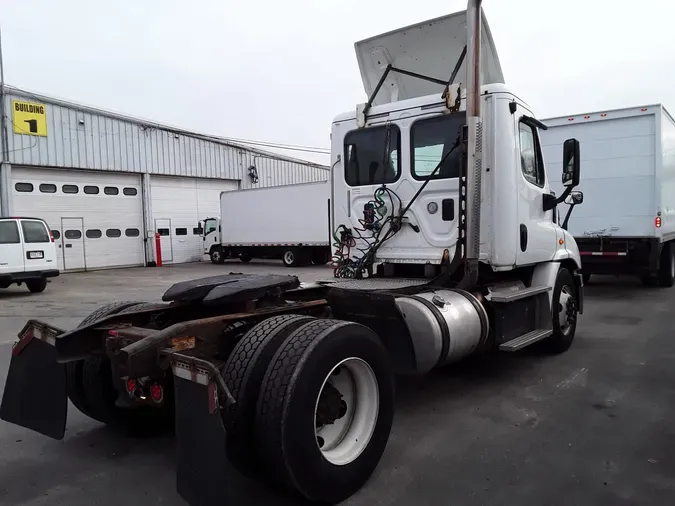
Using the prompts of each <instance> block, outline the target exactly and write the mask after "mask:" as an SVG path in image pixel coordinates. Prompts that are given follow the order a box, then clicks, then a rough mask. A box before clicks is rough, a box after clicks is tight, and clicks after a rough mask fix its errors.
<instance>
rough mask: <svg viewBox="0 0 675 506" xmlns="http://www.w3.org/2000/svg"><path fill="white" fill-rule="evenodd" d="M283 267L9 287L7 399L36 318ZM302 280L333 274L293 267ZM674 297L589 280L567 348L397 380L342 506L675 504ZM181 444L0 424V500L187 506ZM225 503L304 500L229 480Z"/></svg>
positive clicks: (73, 428) (107, 276) (60, 317)
mask: <svg viewBox="0 0 675 506" xmlns="http://www.w3.org/2000/svg"><path fill="white" fill-rule="evenodd" d="M228 272H280V273H290V272H291V270H290V269H286V268H284V267H282V266H281V265H280V264H276V263H251V264H248V265H243V264H241V263H237V262H234V263H231V264H226V265H220V266H217V265H211V264H194V265H182V266H177V267H162V268H160V269H143V268H138V269H124V270H114V271H99V272H92V273H79V274H68V275H62V276H61V277H59V278H56V279H55V280H54V281H53V282H52V283H51V284H50V285H49V286H48V287H47V290H46V291H45V292H44V293H42V294H30V293H29V292H28V291H27V290H26V289H25V288H24V287H19V288H17V287H14V288H11V289H8V290H2V291H0V388H3V387H4V381H5V376H6V374H7V368H8V365H9V358H10V351H11V342H13V341H14V339H15V337H16V333H17V332H18V331H19V330H20V329H21V327H22V326H23V324H24V323H25V321H26V320H27V319H28V318H40V319H44V320H47V321H50V322H53V323H54V324H56V325H58V326H61V327H62V328H70V327H73V326H75V325H77V324H78V323H79V321H80V320H82V319H83V318H84V317H85V316H87V315H88V314H89V313H90V312H92V311H93V310H94V309H95V308H96V307H98V306H100V305H102V304H105V303H108V302H112V301H116V300H156V299H158V298H159V297H161V295H162V293H163V292H164V291H165V290H166V289H167V288H168V287H169V286H170V285H171V284H172V283H174V282H176V281H181V280H185V279H191V278H196V277H203V276H208V275H213V274H219V273H228ZM293 272H294V273H297V274H299V275H300V277H301V280H303V281H310V280H313V279H317V278H326V277H330V276H331V271H330V270H329V269H327V268H325V267H308V268H302V269H294V270H293ZM674 308H675V289H671V290H669V289H645V288H643V287H642V286H641V285H639V284H638V283H637V282H634V281H633V280H615V279H612V278H599V279H597V280H595V279H594V283H593V284H592V285H591V286H589V287H587V290H586V307H585V310H586V312H585V314H584V315H583V316H581V319H580V322H579V326H578V328H577V337H576V340H575V343H574V344H573V346H572V348H571V349H570V350H569V351H568V352H567V353H565V354H563V355H559V356H546V355H541V354H538V353H536V352H532V351H527V350H524V351H523V352H520V353H517V354H509V355H504V354H501V355H489V356H483V357H479V358H476V359H470V360H467V361H465V362H463V363H460V364H457V365H455V366H453V367H450V368H448V369H446V370H443V371H440V372H437V373H434V374H432V375H430V376H427V377H423V378H416V379H401V380H400V381H399V383H398V386H397V388H398V392H397V411H396V418H395V421H394V427H393V432H392V436H391V439H390V442H389V446H388V448H387V451H386V453H385V455H384V458H383V460H382V462H381V463H380V466H379V467H378V469H377V471H376V472H375V474H374V475H373V477H372V478H371V480H370V481H369V482H368V484H367V485H366V486H365V487H364V488H363V490H362V491H360V492H359V493H358V494H357V495H355V496H354V497H352V498H351V499H349V500H348V501H347V502H346V503H345V504H348V505H350V506H374V505H396V506H409V505H413V504H414V505H432V504H433V505H435V504H456V505H461V506H467V505H544V504H545V505H566V506H567V505H571V504H574V505H611V506H618V505H641V504H644V505H668V504H672V503H673V497H675V423H674V420H675V339H673V336H674V334H675V331H674V330H673V329H674V326H673V309H674ZM174 469H175V468H174V449H173V440H172V439H171V438H170V437H166V436H162V437H158V438H155V439H135V438H129V437H124V436H121V435H119V434H116V433H113V432H112V431H110V430H108V429H106V428H105V427H103V426H102V425H101V424H99V423H97V422H94V421H92V420H90V419H88V418H87V417H85V416H84V415H82V414H81V413H80V412H79V411H77V410H76V409H75V408H74V407H72V406H70V411H69V419H68V430H67V432H66V437H65V439H64V440H63V441H54V440H51V439H48V438H46V437H44V436H41V435H38V434H35V433H32V432H30V431H27V430H24V429H22V428H20V427H16V426H13V425H10V424H7V423H4V422H1V421H0V504H3V505H4V504H7V505H10V504H11V505H17V506H18V505H21V506H29V505H30V506H34V505H51V504H62V505H68V506H84V505H87V506H88V505H102V506H108V505H110V506H118V505H120V504H124V505H125V506H127V505H152V504H163V505H184V504H185V503H184V502H183V501H182V500H181V499H180V497H179V496H178V495H177V493H176V492H175V474H174ZM223 486H231V487H232V494H233V499H232V501H231V502H230V503H228V506H231V505H258V504H260V505H270V506H273V505H277V504H279V505H281V504H284V505H287V504H288V505H290V504H298V502H297V501H296V500H295V499H292V498H288V497H285V496H282V495H280V494H278V493H276V492H275V491H268V490H266V489H264V488H262V487H260V486H259V485H258V484H254V483H250V482H247V481H245V480H244V479H242V478H238V477H233V479H232V482H231V483H230V484H228V483H227V482H226V481H225V480H224V481H223Z"/></svg>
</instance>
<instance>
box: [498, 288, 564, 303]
mask: <svg viewBox="0 0 675 506" xmlns="http://www.w3.org/2000/svg"><path fill="white" fill-rule="evenodd" d="M550 289H551V287H550V286H531V287H530V288H520V289H519V288H516V287H514V288H511V289H506V290H495V291H494V292H491V293H490V295H491V296H492V297H491V298H490V301H491V302H513V301H515V300H520V299H524V298H526V297H532V296H533V295H539V294H540V293H545V292H548V291H549V290H550Z"/></svg>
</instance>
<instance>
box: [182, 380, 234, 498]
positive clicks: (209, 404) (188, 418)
mask: <svg viewBox="0 0 675 506" xmlns="http://www.w3.org/2000/svg"><path fill="white" fill-rule="evenodd" d="M174 385H175V392H176V400H175V402H176V408H175V409H176V454H177V458H178V462H177V477H176V481H177V488H178V494H179V495H180V496H181V497H182V498H183V499H185V501H187V503H188V504H190V506H205V505H212V504H227V492H228V476H232V474H231V473H235V472H236V471H235V470H234V469H233V468H232V466H231V465H230V462H229V460H228V459H227V451H226V435H225V428H224V427H223V422H222V419H221V416H220V409H219V407H218V394H217V391H216V388H215V384H214V383H213V382H209V383H208V384H206V385H205V384H203V383H201V382H197V381H191V380H188V379H183V378H181V377H178V376H176V375H174Z"/></svg>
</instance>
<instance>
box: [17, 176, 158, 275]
mask: <svg viewBox="0 0 675 506" xmlns="http://www.w3.org/2000/svg"><path fill="white" fill-rule="evenodd" d="M12 186H13V188H12V191H13V204H14V214H15V215H18V216H35V217H38V218H43V219H44V220H45V221H46V222H47V223H48V224H49V226H50V228H51V229H52V231H53V233H54V239H55V242H56V245H57V250H56V251H57V253H58V257H59V258H58V260H59V269H61V270H84V269H101V268H108V267H123V266H133V265H144V263H145V248H144V243H143V206H142V199H141V184H140V176H138V175H131V174H118V173H110V174H106V173H99V172H88V171H82V170H56V169H54V170H50V169H32V168H24V167H13V168H12Z"/></svg>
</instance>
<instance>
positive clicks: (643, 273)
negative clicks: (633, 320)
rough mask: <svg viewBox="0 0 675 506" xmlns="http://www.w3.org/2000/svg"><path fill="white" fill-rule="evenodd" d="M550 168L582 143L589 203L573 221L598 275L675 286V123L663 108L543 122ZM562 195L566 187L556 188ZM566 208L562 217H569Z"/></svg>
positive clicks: (588, 267) (586, 260)
mask: <svg viewBox="0 0 675 506" xmlns="http://www.w3.org/2000/svg"><path fill="white" fill-rule="evenodd" d="M542 121H543V123H545V124H546V125H547V126H548V130H545V131H542V132H541V139H542V147H543V151H544V156H545V159H546V164H547V166H548V167H550V168H551V170H552V171H553V172H554V173H555V171H556V170H560V168H561V167H562V165H561V163H562V159H561V152H562V144H563V142H564V141H565V139H567V138H569V137H574V138H576V139H578V140H579V142H580V143H581V145H582V146H583V149H582V150H581V166H582V168H583V171H582V177H581V183H580V185H579V190H581V191H582V192H583V195H584V196H583V201H584V205H583V206H579V208H578V209H576V210H575V212H574V216H573V218H572V219H570V221H569V227H568V228H569V231H570V232H571V233H572V235H573V236H574V238H575V240H576V242H577V244H578V245H579V249H580V252H581V255H582V259H583V266H582V270H583V272H584V278H585V280H586V282H588V281H589V278H590V276H591V275H592V274H612V275H622V274H630V275H637V276H639V277H640V278H641V279H642V281H643V283H644V284H646V285H660V286H666V287H669V286H672V285H673V283H675V246H674V245H673V242H672V241H673V240H674V239H675V121H674V120H673V117H672V116H671V115H670V114H668V111H666V109H665V108H664V107H663V106H662V105H661V104H655V105H646V106H639V107H631V108H625V109H616V110H608V111H600V112H591V113H586V114H573V115H569V116H561V117H558V118H550V119H545V120H542ZM553 188H554V190H555V191H556V192H560V191H562V186H561V185H560V184H558V183H555V184H553ZM565 208H566V206H565V205H564V204H563V205H561V207H560V209H559V212H560V215H561V216H564V211H565Z"/></svg>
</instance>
